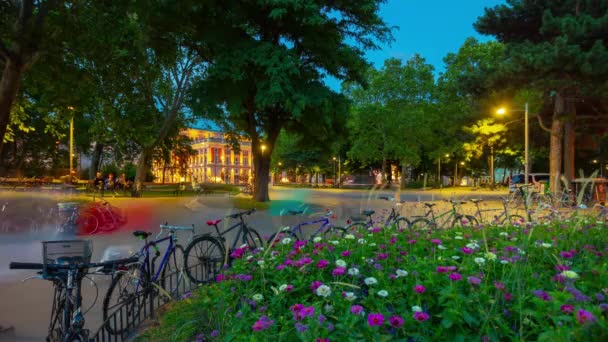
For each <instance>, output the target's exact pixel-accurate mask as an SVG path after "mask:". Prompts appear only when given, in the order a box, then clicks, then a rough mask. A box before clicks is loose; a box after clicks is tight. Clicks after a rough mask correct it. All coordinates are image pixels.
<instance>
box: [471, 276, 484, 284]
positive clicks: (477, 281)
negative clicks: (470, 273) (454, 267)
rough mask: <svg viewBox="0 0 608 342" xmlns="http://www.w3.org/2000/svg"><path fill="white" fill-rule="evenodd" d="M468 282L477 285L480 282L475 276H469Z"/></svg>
mask: <svg viewBox="0 0 608 342" xmlns="http://www.w3.org/2000/svg"><path fill="white" fill-rule="evenodd" d="M469 283H470V284H471V285H479V284H481V279H479V278H477V277H469Z"/></svg>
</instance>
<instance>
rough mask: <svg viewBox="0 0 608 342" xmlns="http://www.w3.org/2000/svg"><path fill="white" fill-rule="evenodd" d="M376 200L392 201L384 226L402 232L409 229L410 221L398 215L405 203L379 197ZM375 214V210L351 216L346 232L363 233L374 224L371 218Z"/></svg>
mask: <svg viewBox="0 0 608 342" xmlns="http://www.w3.org/2000/svg"><path fill="white" fill-rule="evenodd" d="M378 199H381V200H385V201H394V202H395V203H394V205H393V206H392V207H391V211H390V213H389V214H388V217H387V218H386V220H384V222H383V223H384V226H385V227H386V226H395V227H397V229H399V230H401V231H403V230H405V229H408V228H409V227H410V221H409V220H408V219H407V218H406V217H403V216H401V214H400V213H399V212H400V211H401V206H402V205H403V203H405V201H398V200H396V199H395V198H391V197H388V196H379V197H378ZM375 213H376V211H375V210H363V211H361V215H355V216H351V217H350V218H349V220H348V224H347V225H346V228H345V229H346V231H349V232H350V231H352V232H364V231H367V230H368V229H369V228H371V227H373V226H374V224H375V223H378V222H375V221H374V219H373V218H372V216H373V215H374V214H375Z"/></svg>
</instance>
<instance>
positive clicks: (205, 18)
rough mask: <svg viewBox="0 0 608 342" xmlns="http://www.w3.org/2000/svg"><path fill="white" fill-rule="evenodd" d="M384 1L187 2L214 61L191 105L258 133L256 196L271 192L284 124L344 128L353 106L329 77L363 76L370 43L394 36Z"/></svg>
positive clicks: (200, 47) (204, 50) (191, 27)
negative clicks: (276, 150) (272, 168)
mask: <svg viewBox="0 0 608 342" xmlns="http://www.w3.org/2000/svg"><path fill="white" fill-rule="evenodd" d="M383 2H384V0H362V1H356V2H353V1H338V2H327V1H323V0H305V1H302V0H287V1H272V2H269V1H266V0H255V1H244V0H240V1H231V2H228V3H222V4H221V5H219V4H217V3H216V2H215V1H209V2H208V3H207V5H208V6H198V7H196V8H195V7H188V6H185V7H187V8H182V9H183V10H185V11H186V13H188V14H189V15H186V17H187V18H189V20H188V19H184V22H185V23H184V24H183V25H187V26H188V32H191V42H190V44H191V45H192V46H194V47H195V48H196V49H197V51H198V52H199V56H200V57H201V58H202V59H203V60H205V61H209V62H211V63H210V66H209V70H208V74H207V75H206V77H205V78H204V79H203V78H201V79H199V80H197V85H196V87H195V88H194V90H193V91H192V103H193V104H192V105H191V106H192V107H193V108H195V110H196V111H197V112H198V113H202V114H204V115H205V116H206V117H208V118H211V119H213V120H215V121H216V122H217V123H219V124H220V126H221V127H223V128H224V129H226V130H228V131H229V132H232V134H233V135H235V136H236V135H238V134H241V133H244V134H245V135H246V136H247V137H248V138H250V139H251V142H252V151H253V152H252V153H253V162H254V196H253V197H254V199H255V200H257V201H267V200H269V197H268V180H269V178H268V177H269V169H270V156H271V154H272V151H273V149H274V145H275V143H276V140H277V138H278V136H279V133H280V132H281V130H282V129H285V130H287V131H289V132H293V131H297V130H298V129H301V128H303V127H310V126H313V127H314V129H315V133H316V134H320V135H331V134H332V132H333V131H335V130H337V129H338V125H337V124H336V122H340V120H339V117H340V116H343V115H344V113H346V111H347V110H348V107H347V105H346V101H345V99H344V98H343V97H342V96H340V95H339V94H337V93H335V92H333V91H331V90H330V89H329V88H328V87H327V86H325V85H324V84H323V78H324V77H325V76H326V75H331V76H333V77H335V78H337V79H339V80H348V81H362V80H363V77H362V76H363V73H364V71H365V70H366V68H367V63H366V62H365V60H364V58H363V50H364V49H369V48H375V47H377V44H378V42H386V41H388V40H390V38H391V36H390V29H389V28H388V27H387V26H386V25H385V24H384V23H383V21H382V20H381V19H380V17H379V16H378V10H379V5H380V4H381V3H383ZM309 131H310V129H309ZM262 145H265V146H266V150H265V151H262V149H261V146H262Z"/></svg>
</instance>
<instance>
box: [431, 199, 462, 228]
mask: <svg viewBox="0 0 608 342" xmlns="http://www.w3.org/2000/svg"><path fill="white" fill-rule="evenodd" d="M456 206H457V204H456V203H452V209H450V210H448V211H445V212H443V213H440V214H435V211H434V210H433V207H430V208H429V210H428V211H427V212H426V214H424V217H427V218H428V217H429V214H430V215H431V223H433V224H434V225H436V226H437V219H441V218H442V217H444V216H447V218H446V219H445V221H443V225H446V224H447V223H448V222H450V221H451V220H454V219H455V218H456V217H458V210H457V209H456Z"/></svg>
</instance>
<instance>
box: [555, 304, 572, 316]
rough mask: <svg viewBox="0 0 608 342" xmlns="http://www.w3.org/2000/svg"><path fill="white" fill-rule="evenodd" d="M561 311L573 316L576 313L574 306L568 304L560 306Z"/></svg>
mask: <svg viewBox="0 0 608 342" xmlns="http://www.w3.org/2000/svg"><path fill="white" fill-rule="evenodd" d="M559 309H560V310H562V312H563V313H565V314H571V313H573V312H574V306H572V305H568V304H564V305H562V306H560V308H559Z"/></svg>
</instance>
